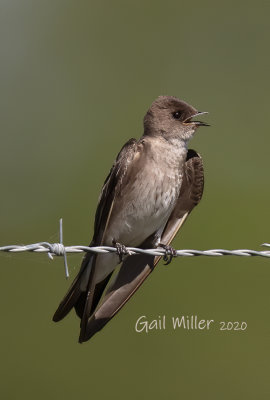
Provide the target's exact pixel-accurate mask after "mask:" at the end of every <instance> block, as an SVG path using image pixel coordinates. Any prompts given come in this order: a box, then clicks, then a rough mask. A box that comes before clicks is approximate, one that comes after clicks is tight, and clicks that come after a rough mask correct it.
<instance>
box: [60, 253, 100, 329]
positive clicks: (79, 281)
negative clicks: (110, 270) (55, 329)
mask: <svg viewBox="0 0 270 400" xmlns="http://www.w3.org/2000/svg"><path fill="white" fill-rule="evenodd" d="M95 259H96V256H95V255H94V254H90V253H87V254H86V256H85V258H84V260H83V263H82V266H81V269H80V271H79V273H78V275H77V276H76V278H75V279H74V281H73V282H72V284H71V286H70V288H69V290H68V292H67V294H66V295H65V297H64V298H63V300H62V301H61V303H60V304H59V306H58V308H57V310H56V311H55V313H54V316H53V321H54V322H58V321H61V320H62V319H63V318H65V316H66V315H67V314H68V313H69V312H70V311H71V309H72V308H73V307H74V308H75V310H76V313H77V315H78V316H79V317H80V318H82V315H83V311H84V306H85V301H86V298H87V289H88V286H89V285H87V282H88V281H89V279H90V276H91V270H92V269H93V267H94V264H95Z"/></svg>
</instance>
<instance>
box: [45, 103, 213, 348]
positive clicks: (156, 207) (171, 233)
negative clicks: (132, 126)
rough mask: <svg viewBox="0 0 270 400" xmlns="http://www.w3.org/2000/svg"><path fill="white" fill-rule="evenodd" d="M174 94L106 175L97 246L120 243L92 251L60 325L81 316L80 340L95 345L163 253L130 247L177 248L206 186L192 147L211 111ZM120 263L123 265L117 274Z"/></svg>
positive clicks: (63, 306) (155, 107) (154, 108)
mask: <svg viewBox="0 0 270 400" xmlns="http://www.w3.org/2000/svg"><path fill="white" fill-rule="evenodd" d="M206 113H207V112H200V111H198V110H197V109H196V108H194V107H193V106H191V105H189V104H188V103H186V102H185V101H183V100H180V99H179V98H177V97H174V96H159V97H158V98H157V99H155V100H154V102H153V103H152V105H151V106H150V108H149V109H148V111H147V112H146V114H145V116H144V120H143V122H144V131H143V135H142V136H141V137H140V138H139V139H138V140H137V139H134V138H133V139H130V140H129V141H128V142H127V143H126V144H125V145H124V146H123V147H122V149H121V151H120V152H119V154H118V156H117V157H116V160H115V162H114V164H113V166H112V168H111V170H110V172H109V175H108V176H107V178H106V180H105V182H104V185H103V188H102V190H101V194H100V197H99V201H98V206H97V210H96V214H95V222H94V234H93V238H92V241H91V243H90V246H102V245H103V246H112V245H113V246H114V247H115V248H116V252H115V253H107V254H94V253H90V252H88V253H86V254H85V256H84V258H83V260H82V264H81V268H80V270H79V272H78V274H77V276H76V277H75V279H74V281H73V283H72V284H71V286H70V288H69V290H68V292H67V294H66V295H65V297H64V298H63V300H62V301H61V303H60V305H59V307H58V308H57V310H56V312H55V314H54V316H53V321H55V322H58V321H60V320H62V319H63V318H64V317H65V316H66V315H67V314H68V313H69V312H70V311H71V309H73V308H74V309H75V312H76V314H77V315H78V317H79V318H80V319H81V323H80V335H79V343H83V342H86V341H88V340H89V339H90V338H91V337H92V336H93V335H95V334H96V333H97V332H98V331H100V330H101V329H102V328H103V327H104V326H105V325H106V324H107V323H108V322H109V321H110V320H111V319H112V318H113V317H114V316H115V315H116V314H117V312H118V311H119V310H120V309H121V308H122V307H123V306H124V305H125V303H126V302H127V301H128V300H129V299H130V298H131V296H132V295H133V294H134V293H135V292H136V291H137V289H138V288H139V287H140V286H141V284H142V283H143V282H144V280H145V279H146V278H147V277H148V276H149V274H150V273H151V272H152V271H153V270H154V268H155V266H156V265H157V263H158V262H159V261H160V259H161V258H162V257H161V256H152V255H148V254H133V255H130V254H129V253H128V251H127V249H126V248H127V247H139V248H142V249H147V248H158V247H161V248H164V249H165V256H164V257H165V260H167V261H168V262H170V261H171V259H172V257H173V256H175V255H176V253H175V250H174V249H173V248H172V247H171V246H170V244H171V241H172V240H173V239H174V237H175V235H176V234H177V232H178V230H179V229H180V227H181V226H182V225H183V223H184V222H185V220H186V218H187V216H188V215H189V214H190V212H191V211H192V209H193V208H194V207H195V206H196V205H197V204H198V203H199V202H200V200H201V198H202V194H203V188H204V168H203V162H202V158H201V156H200V155H199V154H198V153H197V152H196V151H195V150H192V149H188V143H189V141H190V139H191V138H192V137H193V135H194V134H195V132H196V131H197V129H198V128H199V127H201V126H209V125H208V124H207V123H205V122H202V121H199V120H196V119H195V120H194V118H196V117H198V116H200V115H202V114H206ZM118 264H121V267H120V269H119V271H118V272H116V273H115V274H113V272H114V270H115V268H116V267H117V265H118Z"/></svg>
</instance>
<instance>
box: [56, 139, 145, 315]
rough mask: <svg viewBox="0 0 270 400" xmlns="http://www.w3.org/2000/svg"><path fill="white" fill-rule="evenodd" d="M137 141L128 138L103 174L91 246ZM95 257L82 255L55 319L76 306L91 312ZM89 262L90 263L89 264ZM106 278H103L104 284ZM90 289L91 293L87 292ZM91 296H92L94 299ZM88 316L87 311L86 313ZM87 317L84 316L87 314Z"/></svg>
mask: <svg viewBox="0 0 270 400" xmlns="http://www.w3.org/2000/svg"><path fill="white" fill-rule="evenodd" d="M137 145H138V142H137V140H136V139H130V140H129V141H128V142H127V143H126V144H125V145H124V146H123V147H122V149H121V151H120V153H119V154H118V156H117V158H116V160H115V163H114V165H113V166H112V168H111V171H110V173H109V175H108V177H107V178H106V180H105V182H104V185H103V188H102V191H101V195H100V198H99V202H98V207H97V211H96V215H95V226H94V237H93V240H92V242H91V244H90V246H94V245H100V244H102V239H103V236H104V232H105V230H106V227H107V225H108V221H109V219H110V214H111V210H112V207H113V203H114V199H115V196H116V195H117V192H118V191H119V190H120V189H121V183H122V180H123V177H124V176H125V173H126V171H127V169H128V165H129V164H130V162H131V161H132V160H133V157H134V155H135V153H136V151H137ZM95 260H96V255H95V254H92V253H86V255H85V256H84V258H83V261H82V265H81V269H80V271H79V273H78V275H77V276H76V278H75V279H74V281H73V283H72V284H71V286H70V288H69V290H68V292H67V294H66V296H65V297H64V299H63V300H62V301H61V303H60V305H59V307H58V309H57V310H56V312H55V314H54V316H53V321H55V322H57V321H60V320H61V319H63V318H64V317H65V316H66V315H67V314H68V313H69V311H70V310H71V309H72V308H73V307H75V309H76V312H77V314H78V315H79V316H80V317H83V315H84V316H85V318H83V319H84V320H85V319H86V316H87V315H88V314H91V310H92V302H93V300H94V303H95V304H96V303H97V302H98V300H99V298H97V297H98V296H99V297H100V293H101V292H102V290H101V287H100V286H101V285H99V287H98V290H97V291H96V292H95V290H94V288H95V282H94V272H95V271H94V270H95ZM90 265H91V267H90ZM87 267H88V268H91V273H90V277H89V281H88V285H87V287H88V290H87V291H86V292H82V290H81V280H82V279H83V275H84V271H85V269H86V268H87ZM107 283H108V280H106V279H105V280H104V288H103V289H105V286H106V284H107ZM90 291H91V294H90ZM93 298H94V299H93ZM88 317H89V315H88ZM88 317H87V318H88Z"/></svg>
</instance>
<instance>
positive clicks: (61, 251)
mask: <svg viewBox="0 0 270 400" xmlns="http://www.w3.org/2000/svg"><path fill="white" fill-rule="evenodd" d="M263 245H264V246H268V247H270V244H267V243H264V244H263ZM126 250H127V253H128V254H130V255H132V254H148V255H152V256H165V255H166V254H167V251H166V250H165V249H163V248H156V249H139V248H136V247H126ZM0 251H4V252H10V253H22V252H26V251H28V252H34V253H48V254H49V256H50V258H51V257H52V256H64V255H65V254H67V253H88V252H90V253H99V254H101V253H102V254H106V253H116V252H117V249H116V248H115V247H110V246H95V247H88V246H81V245H78V246H64V245H63V243H48V242H39V243H33V244H27V245H9V246H2V247H0ZM192 256H210V257H216V256H242V257H249V256H257V257H270V250H266V251H265V250H264V251H256V250H250V249H237V250H226V249H209V250H194V249H181V250H176V257H192Z"/></svg>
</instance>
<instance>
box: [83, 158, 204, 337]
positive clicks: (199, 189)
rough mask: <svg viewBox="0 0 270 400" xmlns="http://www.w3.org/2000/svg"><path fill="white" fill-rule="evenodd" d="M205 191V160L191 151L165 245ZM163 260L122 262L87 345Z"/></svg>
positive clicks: (93, 321) (94, 317) (150, 258)
mask: <svg viewBox="0 0 270 400" xmlns="http://www.w3.org/2000/svg"><path fill="white" fill-rule="evenodd" d="M203 187H204V172H203V163H202V159H201V157H200V155H199V154H197V153H196V152H195V151H194V150H189V151H188V154H187V159H186V162H185V170H184V177H183V183H182V187H181V191H180V195H179V199H178V202H177V204H176V206H175V208H174V210H173V212H172V214H171V216H170V218H169V220H168V222H167V225H166V227H165V229H164V232H163V234H162V236H161V242H162V243H163V244H167V245H169V244H170V243H171V241H172V240H173V238H174V237H175V235H176V233H177V232H178V230H179V229H180V227H181V226H182V225H183V223H184V222H185V220H186V218H187V216H188V215H189V214H190V212H191V211H192V210H193V208H194V207H195V206H196V205H197V204H198V203H199V202H200V200H201V198H202V194H203ZM147 244H148V245H149V243H147ZM142 247H145V244H142ZM160 259H161V257H154V256H149V255H144V254H140V255H133V256H130V257H128V258H127V259H126V260H125V261H124V262H123V265H122V267H121V269H120V271H119V273H118V275H117V277H116V280H115V282H114V283H113V284H112V285H111V286H110V287H109V288H108V289H107V292H106V294H105V296H104V298H103V299H102V301H101V304H100V305H99V307H98V308H97V310H96V311H95V313H94V314H93V315H92V317H91V318H90V320H89V321H88V323H87V327H86V332H85V338H84V340H85V341H86V340H88V339H90V338H91V337H92V336H93V335H94V334H95V333H96V332H97V331H99V330H100V329H102V328H103V326H104V325H106V324H107V323H108V322H109V321H110V319H111V318H113V316H114V315H115V314H116V313H117V312H118V311H119V310H120V309H121V308H122V307H123V306H124V304H125V303H126V302H127V301H128V300H129V299H130V297H131V296H132V295H133V294H134V293H135V292H136V291H137V289H138V288H139V287H140V286H141V284H142V283H143V282H144V280H145V279H146V278H147V276H148V275H149V274H150V273H151V272H152V271H153V269H154V267H155V266H156V265H157V263H158V262H159V260H160Z"/></svg>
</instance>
